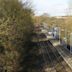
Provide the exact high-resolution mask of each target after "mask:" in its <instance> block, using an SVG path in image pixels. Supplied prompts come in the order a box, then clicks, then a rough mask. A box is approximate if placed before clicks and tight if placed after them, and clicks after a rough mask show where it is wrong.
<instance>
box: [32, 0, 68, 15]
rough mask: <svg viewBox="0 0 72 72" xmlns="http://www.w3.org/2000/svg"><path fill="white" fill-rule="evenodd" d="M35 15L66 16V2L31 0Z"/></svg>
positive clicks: (59, 0) (64, 0) (62, 0)
mask: <svg viewBox="0 0 72 72" xmlns="http://www.w3.org/2000/svg"><path fill="white" fill-rule="evenodd" d="M32 2H33V6H34V7H33V8H34V9H35V14H36V15H41V14H43V13H49V14H50V15H51V16H60V15H65V14H66V9H67V8H68V0H32Z"/></svg>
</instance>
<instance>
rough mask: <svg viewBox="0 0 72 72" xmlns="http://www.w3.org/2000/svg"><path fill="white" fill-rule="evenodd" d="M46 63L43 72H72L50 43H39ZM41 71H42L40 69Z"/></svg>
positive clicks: (43, 64)
mask: <svg viewBox="0 0 72 72" xmlns="http://www.w3.org/2000/svg"><path fill="white" fill-rule="evenodd" d="M37 45H38V46H39V47H40V48H41V53H42V57H43V61H44V63H42V64H41V66H43V71H42V72H72V70H71V69H70V67H69V66H68V65H67V64H66V62H65V61H64V60H63V58H62V57H61V56H60V54H59V53H58V52H57V50H56V48H55V47H53V45H52V44H51V43H50V41H42V42H38V43H37ZM40 70H41V69H40Z"/></svg>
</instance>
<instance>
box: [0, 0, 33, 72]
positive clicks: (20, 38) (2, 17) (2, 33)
mask: <svg viewBox="0 0 72 72" xmlns="http://www.w3.org/2000/svg"><path fill="white" fill-rule="evenodd" d="M32 32H33V21H32V10H31V8H30V7H29V4H28V2H25V3H24V4H22V2H21V1H19V0H0V38H1V44H2V46H3V47H4V55H3V61H4V62H3V63H4V64H5V65H4V69H5V70H7V72H18V71H20V72H21V70H22V69H23V68H22V67H20V64H19V63H20V61H22V60H23V58H24V56H25V55H26V51H27V50H28V49H29V47H28V46H29V43H30V42H31V35H32ZM20 58H22V59H20Z"/></svg>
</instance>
